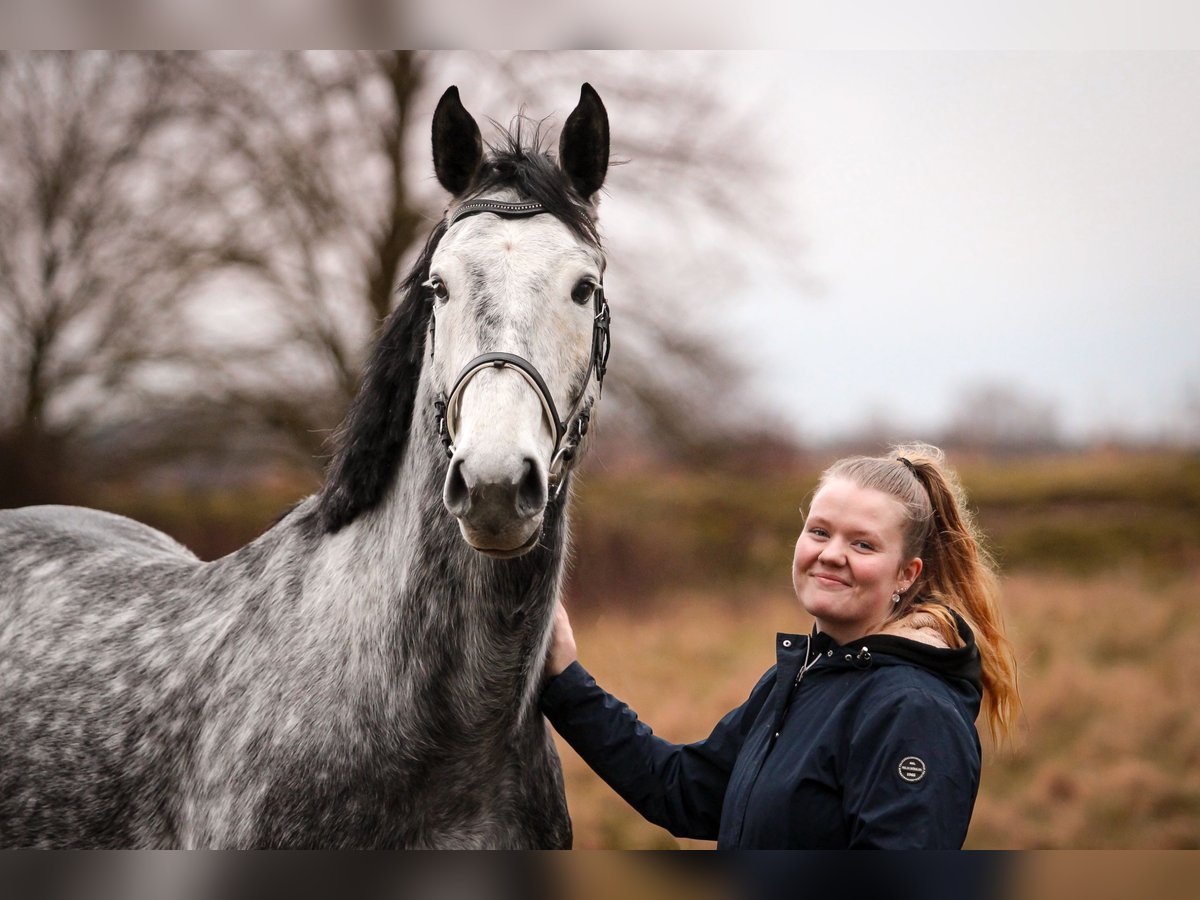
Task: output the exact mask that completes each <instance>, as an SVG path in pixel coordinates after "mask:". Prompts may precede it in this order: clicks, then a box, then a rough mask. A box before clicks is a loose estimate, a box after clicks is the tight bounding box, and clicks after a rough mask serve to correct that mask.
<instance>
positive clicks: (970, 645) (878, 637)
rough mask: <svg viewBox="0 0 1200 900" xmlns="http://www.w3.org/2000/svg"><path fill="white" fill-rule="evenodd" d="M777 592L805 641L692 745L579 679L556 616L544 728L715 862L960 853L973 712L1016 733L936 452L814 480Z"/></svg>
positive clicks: (970, 788)
mask: <svg viewBox="0 0 1200 900" xmlns="http://www.w3.org/2000/svg"><path fill="white" fill-rule="evenodd" d="M792 582H793V585H794V586H795V589H796V596H797V598H798V599H799V601H800V605H801V606H802V607H803V608H804V610H805V611H806V612H807V613H809V614H810V615H812V616H813V618H814V619H815V620H816V624H815V626H814V628H813V632H812V634H811V635H809V636H807V637H801V636H797V635H791V634H780V635H779V636H778V638H777V643H776V651H777V663H776V665H775V666H774V667H772V668H771V669H770V670H769V671H768V672H767V673H766V674H765V675H764V676H763V677H762V679H761V680H760V681H759V682H758V684H757V685H756V686H755V688H754V690H753V691H752V692H751V694H750V697H749V699H747V700H746V702H745V703H743V704H742V705H741V706H739V707H738V708H737V709H735V710H733V711H732V712H730V713H729V714H728V715H727V716H725V718H723V719H722V720H721V721H720V722H718V723H717V725H716V727H715V728H714V729H713V731H712V734H710V735H709V736H708V738H706V739H705V740H702V741H699V742H697V743H694V744H684V745H679V744H672V743H670V742H668V741H665V740H663V739H661V738H659V737H656V736H655V735H654V734H653V733H652V731H651V730H650V728H648V727H647V726H646V725H645V724H643V723H642V722H640V721H639V720H638V718H637V715H636V713H634V712H633V710H631V709H630V708H629V707H628V706H626V705H625V704H623V703H621V702H620V701H619V700H617V699H616V698H614V697H612V696H611V695H609V694H607V693H605V692H604V691H603V690H602V689H601V688H600V687H599V686H597V684H596V682H595V681H594V680H593V679H592V678H591V676H590V675H589V674H588V673H587V671H586V670H585V669H584V668H583V667H582V666H581V665H580V664H579V663H578V661H576V659H575V641H574V637H573V635H572V633H571V625H570V622H569V620H568V618H567V614H566V611H565V610H563V609H562V607H561V606H560V607H559V609H558V612H557V618H556V621H555V632H554V638H553V641H552V643H551V648H550V654H549V658H548V660H547V664H546V672H547V676H548V682H547V685H546V688H545V690H544V692H543V695H542V709H543V711H544V712H545V714H546V715H547V717H548V718H549V719H550V721H551V723H553V725H554V727H555V728H556V729H557V730H558V732H559V733H560V734H561V735H562V736H563V737H564V738H565V739H566V740H567V741H568V742H569V743H570V744H571V746H572V747H574V748H575V750H576V751H577V752H578V753H579V755H580V756H582V757H583V759H584V760H585V761H586V762H587V763H588V764H589V765H590V766H591V767H592V768H593V769H594V770H595V771H596V772H597V774H599V775H600V777H601V778H603V779H604V780H605V781H607V782H608V784H609V785H611V786H612V788H613V789H614V790H616V791H617V793H619V794H620V795H621V796H622V797H624V798H625V800H626V801H628V802H629V803H630V804H631V805H632V806H633V807H634V808H635V809H637V810H638V812H640V813H641V814H642V815H643V816H645V817H646V818H647V819H649V820H650V821H651V822H654V823H656V824H658V825H661V826H663V827H664V828H666V829H668V830H669V831H671V833H673V834H675V835H676V836H678V837H690V838H701V839H709V840H711V839H714V838H715V839H716V840H717V845H718V847H720V848H730V849H732V848H778V849H800V848H846V847H879V848H928V849H935V848H940V849H945V848H958V847H961V846H962V844H963V841H964V839H965V838H966V834H967V826H968V824H969V823H970V820H971V810H972V808H973V806H974V803H975V795H976V792H977V790H978V787H979V772H980V747H979V737H978V734H977V733H976V730H975V719H976V717H977V716H978V714H979V712H980V710H981V708H982V712H983V715H984V718H985V719H986V721H987V724H988V726H989V727H990V728H991V730H992V733H993V734H994V735H995V736H997V737H999V736H1002V735H1005V734H1007V733H1008V732H1009V731H1010V730H1011V729H1012V727H1013V724H1014V719H1015V716H1016V712H1017V708H1018V703H1019V701H1018V695H1017V685H1016V671H1015V666H1014V663H1013V656H1012V651H1011V648H1010V646H1009V643H1008V640H1007V639H1006V638H1005V636H1004V630H1003V625H1002V623H1001V618H1000V613H999V609H998V607H997V598H996V577H995V573H994V568H993V566H992V564H991V562H990V560H989V558H988V556H987V555H986V553H985V552H984V550H983V549H982V548H981V546H980V543H979V539H978V535H977V533H976V531H975V528H974V526H973V524H972V522H971V519H970V517H969V515H968V513H967V509H966V506H965V503H964V497H963V494H962V491H961V489H960V488H959V486H958V483H957V480H956V479H955V478H954V476H953V474H952V473H951V472H950V471H949V470H948V469H946V468H945V466H944V458H943V455H942V453H941V451H940V450H938V449H937V448H935V447H930V446H928V445H913V446H901V447H897V448H896V449H895V450H893V451H892V453H891V454H890V455H889V456H887V457H882V458H874V457H851V458H847V459H843V460H840V461H838V462H837V463H835V464H834V465H832V466H831V467H830V468H829V469H827V470H826V471H825V472H824V474H823V475H822V476H821V479H820V482H819V485H818V488H817V491H816V493H815V495H814V496H813V500H812V504H811V507H810V509H809V512H808V518H807V520H806V521H805V523H804V531H803V533H802V534H801V535H800V538H799V540H798V541H797V542H796V553H795V558H794V560H793V563H792Z"/></svg>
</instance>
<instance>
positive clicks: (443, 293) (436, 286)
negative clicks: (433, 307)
mask: <svg viewBox="0 0 1200 900" xmlns="http://www.w3.org/2000/svg"><path fill="white" fill-rule="evenodd" d="M425 283H426V284H427V285H428V286H429V290H430V293H432V294H433V299H435V300H438V301H440V302H442V303H445V302H446V301H447V300H449V299H450V292H449V291H448V290H447V289H446V282H444V281H442V279H440V278H438V277H437V276H436V275H434V276H433V277H432V278H430V279H429V281H427V282H425Z"/></svg>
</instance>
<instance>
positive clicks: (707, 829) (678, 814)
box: [542, 604, 774, 840]
mask: <svg viewBox="0 0 1200 900" xmlns="http://www.w3.org/2000/svg"><path fill="white" fill-rule="evenodd" d="M555 623H556V624H555V638H554V639H553V641H552V642H551V650H550V654H549V659H548V661H547V667H546V669H547V673H548V674H551V673H554V670H555V669H557V670H558V671H557V673H556V674H555V677H553V678H552V679H551V681H550V682H549V684H547V686H546V689H545V691H544V692H543V694H542V711H543V712H544V713H545V714H546V716H547V718H549V720H550V722H551V724H553V725H554V728H555V730H557V731H558V733H559V734H561V735H562V736H563V738H564V739H565V740H566V741H567V743H569V744H570V745H571V746H572V747H573V748H574V749H575V751H576V752H577V753H578V754H579V755H580V756H581V757H583V759H584V761H585V762H586V763H587V764H588V765H589V766H591V767H592V769H593V770H594V771H595V772H596V774H597V775H599V776H600V777H601V778H603V779H604V780H605V781H606V782H607V783H608V784H609V786H610V787H612V788H613V790H615V791H616V792H617V793H618V794H620V795H621V797H622V798H624V799H625V801H626V802H628V803H629V804H630V805H631V806H633V808H634V809H636V810H637V811H638V812H639V813H641V814H642V815H643V816H644V817H645V818H646V819H648V820H649V821H651V822H653V823H655V824H656V825H661V826H662V827H663V828H666V829H667V830H668V831H670V832H671V833H672V834H674V835H676V836H677V837H691V838H701V839H707V840H712V839H715V838H716V836H717V832H718V829H719V827H720V821H721V806H722V804H723V802H724V799H725V787H726V785H727V784H728V783H729V774H730V772H731V771H732V770H733V765H734V762H735V761H736V760H737V755H738V751H739V750H740V749H741V746H742V742H743V741H744V740H745V736H746V733H747V732H748V731H749V729H750V727H751V725H752V724H753V722H754V720H755V717H756V716H757V715H758V712H759V710H760V709H761V708H762V706H763V704H764V702H765V701H766V698H767V696H768V695H769V694H770V690H771V686H772V684H773V682H774V669H772V670H771V671H770V672H768V673H767V674H766V675H764V676H763V678H762V680H760V681H759V683H758V685H757V686H756V687H755V689H754V691H753V692H752V693H751V695H750V698H749V699H748V700H747V701H746V702H745V703H744V704H742V705H741V706H739V707H738V708H737V709H735V710H733V711H732V712H730V713H729V714H728V715H726V716H725V717H724V718H723V719H722V720H721V721H720V722H718V723H717V725H716V727H715V728H714V729H713V731H712V733H711V734H710V735H709V736H708V737H707V738H706V739H705V740H703V741H698V742H696V743H694V744H673V743H671V742H669V741H665V740H663V739H662V738H660V737H657V736H655V734H654V733H653V731H652V730H651V729H650V727H649V726H648V725H646V724H645V723H644V722H642V721H640V720H639V719H638V717H637V713H635V712H634V711H633V710H632V709H630V708H629V707H628V706H627V705H626V704H624V703H622V702H621V701H620V700H618V699H617V698H616V697H613V696H612V695H611V694H608V693H607V692H605V691H604V690H603V689H602V688H601V687H600V686H599V685H597V684H596V682H595V679H593V678H592V677H591V675H589V674H588V672H587V670H585V669H584V668H583V666H581V665H580V664H579V663H578V662H577V661H575V659H574V657H575V653H574V650H575V646H574V638H573V637H572V636H571V635H570V622H569V620H568V619H567V615H566V612H565V610H563V609H562V606H561V604H560V606H559V609H558V610H557V611H556V617H555ZM560 666H561V668H559V667H560Z"/></svg>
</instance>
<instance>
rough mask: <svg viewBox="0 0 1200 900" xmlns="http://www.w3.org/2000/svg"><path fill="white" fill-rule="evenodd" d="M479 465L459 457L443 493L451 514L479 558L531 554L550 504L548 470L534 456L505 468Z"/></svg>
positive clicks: (451, 469)
mask: <svg viewBox="0 0 1200 900" xmlns="http://www.w3.org/2000/svg"><path fill="white" fill-rule="evenodd" d="M480 462H481V461H477V460H472V458H471V457H470V456H469V455H467V454H462V453H455V455H454V458H453V459H452V460H451V462H450V468H449V470H448V471H447V472H446V482H445V486H444V488H443V490H442V501H443V502H444V503H445V505H446V509H447V510H449V511H450V513H451V514H452V515H453V516H454V517H455V518H456V519H458V527H459V529H460V530H461V531H462V535H463V538H464V539H465V540H466V542H467V543H468V544H470V545H471V546H472V547H473V548H475V549H476V550H478V551H479V552H480V553H486V554H487V555H489V556H495V557H499V558H501V559H507V558H511V557H514V556H521V555H522V554H525V553H528V552H529V551H530V550H532V549H533V547H534V546H535V545H536V544H537V541H538V538H539V537H541V533H542V519H543V517H544V515H545V510H546V501H547V498H548V479H547V474H546V470H545V467H544V466H543V465H542V464H540V463H539V462H538V461H537V460H536V459H534V458H533V457H531V456H526V457H523V458H521V459H520V460H519V462H518V463H517V464H516V465H508V466H500V467H489V466H486V465H481V464H480ZM489 469H490V471H489Z"/></svg>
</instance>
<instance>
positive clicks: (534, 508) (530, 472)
mask: <svg viewBox="0 0 1200 900" xmlns="http://www.w3.org/2000/svg"><path fill="white" fill-rule="evenodd" d="M545 506H546V479H545V478H544V477H543V475H542V469H541V467H540V466H539V465H538V464H537V462H536V460H533V459H530V458H529V457H528V456H527V457H525V472H524V474H523V475H522V476H521V481H520V482H519V483H518V484H517V512H518V513H519V514H520V515H522V516H533V515H537V514H538V513H540V512H541V511H542V509H543V508H544V507H545Z"/></svg>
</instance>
